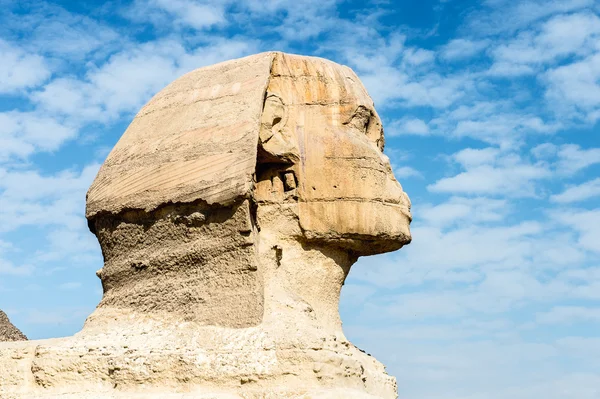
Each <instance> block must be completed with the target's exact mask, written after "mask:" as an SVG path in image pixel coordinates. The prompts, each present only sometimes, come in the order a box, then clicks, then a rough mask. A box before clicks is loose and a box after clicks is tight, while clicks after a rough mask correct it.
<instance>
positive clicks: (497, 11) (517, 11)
mask: <svg viewBox="0 0 600 399" xmlns="http://www.w3.org/2000/svg"><path fill="white" fill-rule="evenodd" d="M485 5H487V6H488V8H487V9H486V8H484V9H482V10H478V11H475V12H473V13H472V14H471V15H470V18H469V23H468V24H467V25H466V26H465V28H464V29H465V31H466V32H469V33H473V32H477V33H480V34H484V35H491V34H501V33H513V32H515V31H517V30H519V29H521V28H526V27H529V26H531V25H532V23H533V22H536V21H539V20H542V19H544V18H547V17H549V16H551V15H555V14H559V13H569V12H573V11H577V10H581V9H585V8H589V7H592V6H593V5H594V0H523V1H518V2H514V1H511V0H493V1H489V0H488V1H486V2H485ZM490 9H491V10H490Z"/></svg>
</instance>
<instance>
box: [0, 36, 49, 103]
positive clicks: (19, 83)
mask: <svg viewBox="0 0 600 399" xmlns="http://www.w3.org/2000/svg"><path fill="white" fill-rule="evenodd" d="M50 74H51V72H50V69H49V67H48V65H47V63H46V61H45V60H44V58H43V57H41V56H39V55H37V54H30V53H27V52H25V51H23V50H22V49H21V48H19V47H18V46H16V45H13V44H11V43H8V42H6V41H4V40H0V93H15V92H18V91H19V90H22V89H27V88H32V87H36V86H38V85H40V84H41V83H43V82H44V81H45V80H46V79H48V78H49V77H50Z"/></svg>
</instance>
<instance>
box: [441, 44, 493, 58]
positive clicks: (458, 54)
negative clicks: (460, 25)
mask: <svg viewBox="0 0 600 399" xmlns="http://www.w3.org/2000/svg"><path fill="white" fill-rule="evenodd" d="M488 45H489V41H487V40H470V39H454V40H451V41H450V42H448V44H446V45H445V46H444V47H442V49H441V55H442V58H444V59H446V60H449V61H456V60H463V59H465V58H471V57H473V56H474V55H476V54H477V53H479V52H481V51H483V50H484V49H485V48H486V47H487V46H488Z"/></svg>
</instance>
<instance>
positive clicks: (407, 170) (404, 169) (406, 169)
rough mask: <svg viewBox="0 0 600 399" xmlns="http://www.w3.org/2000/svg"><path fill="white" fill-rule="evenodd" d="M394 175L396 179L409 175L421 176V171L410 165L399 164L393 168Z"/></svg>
mask: <svg viewBox="0 0 600 399" xmlns="http://www.w3.org/2000/svg"><path fill="white" fill-rule="evenodd" d="M394 176H396V178H397V179H407V178H409V177H423V175H422V174H421V172H419V171H418V170H416V169H415V168H412V167H410V166H400V167H397V168H394Z"/></svg>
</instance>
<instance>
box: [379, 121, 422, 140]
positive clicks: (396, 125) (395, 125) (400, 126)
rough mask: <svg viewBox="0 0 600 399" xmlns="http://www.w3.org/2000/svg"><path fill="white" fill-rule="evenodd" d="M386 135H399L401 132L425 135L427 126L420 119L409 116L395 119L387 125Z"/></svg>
mask: <svg viewBox="0 0 600 399" xmlns="http://www.w3.org/2000/svg"><path fill="white" fill-rule="evenodd" d="M387 126H388V127H387V129H386V131H385V132H386V135H389V136H391V137H394V136H401V135H403V134H414V135H417V136H426V135H427V134H429V126H427V123H425V121H423V120H422V119H418V118H409V119H400V120H395V121H393V122H392V123H390V124H389V125H387Z"/></svg>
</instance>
